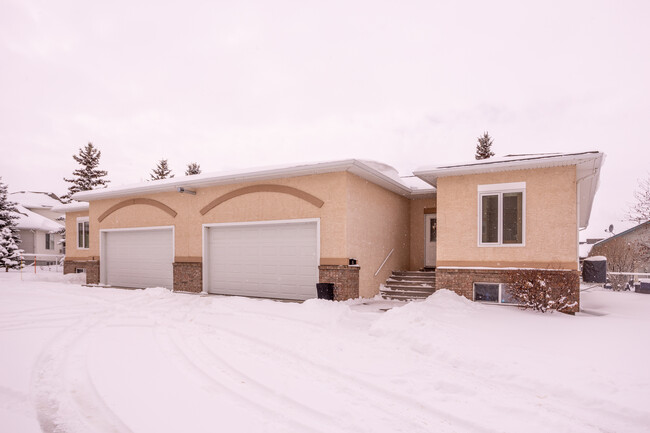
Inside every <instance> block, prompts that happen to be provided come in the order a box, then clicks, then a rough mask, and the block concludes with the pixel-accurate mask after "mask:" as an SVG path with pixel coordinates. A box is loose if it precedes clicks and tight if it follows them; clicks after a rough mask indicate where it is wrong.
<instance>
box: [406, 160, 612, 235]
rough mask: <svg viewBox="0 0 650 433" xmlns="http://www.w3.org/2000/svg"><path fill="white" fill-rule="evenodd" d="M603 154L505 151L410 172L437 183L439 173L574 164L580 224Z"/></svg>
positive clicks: (591, 198) (587, 215) (584, 223)
mask: <svg viewBox="0 0 650 433" xmlns="http://www.w3.org/2000/svg"><path fill="white" fill-rule="evenodd" d="M604 157H605V155H604V154H603V153H602V152H598V151H589V152H577V153H538V154H522V155H506V156H503V157H494V158H488V159H482V160H474V161H470V162H461V163H457V164H445V165H437V166H431V167H421V168H418V169H417V170H415V171H414V172H413V174H414V175H416V176H417V177H419V178H420V179H422V180H424V181H425V182H427V183H429V184H430V185H433V186H437V181H438V178H440V177H447V176H461V175H468V174H478V173H492V172H498V171H511V170H525V169H532V168H546V167H559V166H567V165H575V166H576V179H577V180H578V182H579V193H580V195H579V200H580V208H579V224H578V225H579V227H580V228H584V227H587V226H588V225H589V218H590V216H591V208H592V205H593V202H594V197H595V195H596V190H597V189H598V180H599V177H600V168H601V166H602V163H603V160H604Z"/></svg>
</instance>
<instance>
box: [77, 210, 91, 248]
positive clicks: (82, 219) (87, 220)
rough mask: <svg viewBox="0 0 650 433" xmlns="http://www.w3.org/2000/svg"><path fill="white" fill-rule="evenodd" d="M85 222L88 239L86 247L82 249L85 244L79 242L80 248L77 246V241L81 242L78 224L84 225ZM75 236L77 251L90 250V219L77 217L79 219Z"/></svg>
mask: <svg viewBox="0 0 650 433" xmlns="http://www.w3.org/2000/svg"><path fill="white" fill-rule="evenodd" d="M86 222H87V223H88V238H89V239H88V246H87V247H84V246H83V245H84V244H85V242H81V245H82V246H79V244H80V242H79V241H80V240H81V239H80V238H79V224H80V223H81V224H83V223H86ZM81 232H82V233H84V230H82V231H81ZM76 235H77V249H78V250H88V249H90V218H89V217H79V218H77V233H76ZM83 240H84V241H85V239H83Z"/></svg>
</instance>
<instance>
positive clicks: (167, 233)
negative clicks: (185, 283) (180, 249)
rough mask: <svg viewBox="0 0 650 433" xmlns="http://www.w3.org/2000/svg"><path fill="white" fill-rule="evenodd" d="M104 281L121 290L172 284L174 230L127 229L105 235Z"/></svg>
mask: <svg viewBox="0 0 650 433" xmlns="http://www.w3.org/2000/svg"><path fill="white" fill-rule="evenodd" d="M104 243H105V244H104V255H105V256H104V257H103V258H102V262H103V263H104V269H105V272H106V276H105V278H104V280H103V281H104V282H105V283H106V284H109V285H113V286H121V287H136V288H146V287H167V288H169V289H171V288H172V285H173V267H172V262H173V259H174V258H173V254H174V253H173V231H172V230H171V229H156V230H125V231H111V232H106V233H104Z"/></svg>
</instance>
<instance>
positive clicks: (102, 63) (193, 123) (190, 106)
mask: <svg viewBox="0 0 650 433" xmlns="http://www.w3.org/2000/svg"><path fill="white" fill-rule="evenodd" d="M649 21H650V2H649V1H647V0H639V1H623V0H618V1H611V2H609V1H607V2H605V1H594V0H589V1H569V0H564V1H558V2H554V1H535V2H532V1H531V2H522V1H511V2H503V1H494V0H493V1H490V2H486V1H478V0H477V1H445V2H442V1H434V0H430V1H423V2H409V1H399V2H398V1H394V2H383V1H358V2H354V1H349V0H348V1H341V2H339V1H331V0H328V1H327V2H309V1H295V2H285V1H259V2H245V1H230V2H218V1H194V0H191V1H190V0H185V1H182V2H170V1H161V0H158V1H134V0H129V1H121V0H112V1H110V2H91V1H88V0H84V1H56V2H52V1H27V0H16V1H14V0H0V149H1V152H0V176H2V178H3V181H4V182H5V183H7V184H8V185H9V189H10V191H18V190H36V191H53V192H56V193H59V194H63V193H64V192H65V191H66V189H67V184H66V183H65V182H64V181H63V180H62V178H63V177H64V176H70V175H71V173H72V171H73V170H74V169H75V168H76V163H75V162H74V161H73V159H72V155H73V154H75V153H76V152H77V151H78V149H79V148H80V147H82V146H84V145H85V144H86V143H87V142H89V141H92V142H93V143H94V144H95V145H96V146H97V147H99V148H100V149H101V151H102V159H101V165H102V168H104V169H106V170H108V172H109V179H110V180H111V181H112V183H113V184H125V183H133V182H138V181H141V180H144V179H147V178H148V177H149V172H150V171H151V169H153V167H154V166H155V164H156V161H157V160H158V159H160V158H163V157H164V158H167V159H168V160H169V163H170V166H171V168H172V169H173V171H174V172H175V173H176V174H177V175H180V174H182V172H183V171H184V169H185V166H186V165H187V163H189V162H194V161H196V162H198V163H200V164H201V168H202V169H203V171H204V172H210V171H220V170H223V169H232V168H243V167H253V166H260V165H268V164H278V163H286V162H300V161H319V160H329V159H346V158H351V157H361V158H369V159H375V160H379V161H382V162H385V163H388V164H391V165H393V166H395V168H397V169H398V170H399V171H400V173H401V174H411V172H412V170H413V169H415V168H416V167H418V166H422V165H433V164H438V163H443V162H455V161H464V160H468V159H472V158H473V156H474V151H475V146H476V139H477V137H478V136H479V135H481V134H482V133H483V131H489V133H490V135H492V137H493V138H494V146H493V150H494V151H495V152H496V153H497V154H498V155H504V154H508V153H530V152H555V151H559V152H570V151H583V150H601V151H604V152H605V153H606V154H607V158H606V161H605V165H604V168H603V172H602V176H601V185H600V189H599V191H598V194H597V196H596V202H595V205H594V211H593V214H592V220H591V224H590V227H589V229H588V230H587V231H586V232H584V234H588V235H589V236H599V235H604V229H605V228H606V227H607V226H608V225H609V224H610V223H613V224H614V226H615V230H616V231H620V230H622V229H623V228H624V227H628V226H629V223H628V224H625V223H622V222H620V220H621V219H622V218H623V215H624V212H625V210H626V208H627V205H628V204H629V203H631V202H632V201H633V197H632V193H633V191H634V189H635V187H636V183H637V179H638V178H641V177H645V176H647V175H649V174H650V125H649V122H648V119H650V26H649V25H648V22H649Z"/></svg>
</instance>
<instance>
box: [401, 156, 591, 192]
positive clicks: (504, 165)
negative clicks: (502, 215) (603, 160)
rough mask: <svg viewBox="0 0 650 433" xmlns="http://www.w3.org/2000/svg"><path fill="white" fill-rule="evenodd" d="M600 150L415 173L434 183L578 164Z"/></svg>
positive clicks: (421, 170) (441, 168) (416, 171)
mask: <svg viewBox="0 0 650 433" xmlns="http://www.w3.org/2000/svg"><path fill="white" fill-rule="evenodd" d="M600 155H602V153H600V152H596V151H593V152H582V153H576V154H565V155H562V154H560V155H554V156H542V157H532V156H531V157H529V158H521V159H516V158H513V159H510V160H503V161H495V162H477V163H475V164H465V165H450V166H439V167H433V168H426V167H424V168H419V169H417V170H415V171H414V172H413V174H414V175H415V176H417V177H419V178H420V179H422V180H424V181H425V182H427V183H429V184H431V185H434V186H435V184H436V182H435V181H436V179H437V178H439V177H447V176H460V175H465V174H478V173H489V172H495V171H510V170H524V169H528V168H543V167H557V166H562V165H574V164H575V165H578V164H580V163H581V162H586V161H590V160H593V159H597V158H598V157H599V156H600Z"/></svg>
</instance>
